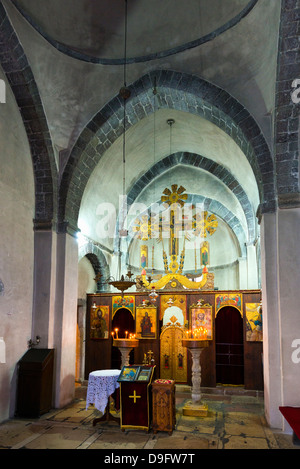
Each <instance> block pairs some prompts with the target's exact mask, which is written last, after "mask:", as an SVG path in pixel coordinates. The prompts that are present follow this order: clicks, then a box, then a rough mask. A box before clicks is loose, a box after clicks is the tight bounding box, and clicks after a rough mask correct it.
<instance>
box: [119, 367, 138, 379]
mask: <svg viewBox="0 0 300 469" xmlns="http://www.w3.org/2000/svg"><path fill="white" fill-rule="evenodd" d="M139 371H140V367H139V366H123V368H122V370H121V373H120V376H119V378H118V382H120V381H135V380H136V378H137V376H138V373H139Z"/></svg>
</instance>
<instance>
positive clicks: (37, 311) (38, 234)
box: [31, 227, 56, 348]
mask: <svg viewBox="0 0 300 469" xmlns="http://www.w3.org/2000/svg"><path fill="white" fill-rule="evenodd" d="M55 276H56V233H55V231H53V230H52V228H51V227H48V228H46V229H39V228H36V230H35V233H34V290H33V312H32V332H31V339H32V340H33V341H35V338H36V336H39V337H40V344H39V346H40V347H41V348H53V340H54V338H53V325H54V308H55V306H54V298H55Z"/></svg>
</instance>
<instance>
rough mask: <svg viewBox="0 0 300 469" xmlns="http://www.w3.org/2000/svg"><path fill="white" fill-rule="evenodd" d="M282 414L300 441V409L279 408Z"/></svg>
mask: <svg viewBox="0 0 300 469" xmlns="http://www.w3.org/2000/svg"><path fill="white" fill-rule="evenodd" d="M279 410H280V412H281V413H282V415H283V416H284V418H285V419H286V420H287V422H288V423H289V424H290V426H291V427H292V429H293V430H294V432H295V434H296V435H297V437H298V438H299V439H300V407H286V406H285V407H279Z"/></svg>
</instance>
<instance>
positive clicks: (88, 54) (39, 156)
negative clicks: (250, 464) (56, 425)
mask: <svg viewBox="0 0 300 469" xmlns="http://www.w3.org/2000/svg"><path fill="white" fill-rule="evenodd" d="M299 12H300V1H299V0H278V1H273V0H226V2H224V1H222V0H187V1H184V2H183V1H182V0H172V1H171V0H167V1H164V2H159V1H158V0H152V1H151V2H145V1H144V0H140V1H138V0H114V2H113V7H112V2H110V1H108V0H103V1H101V2H93V1H84V0H76V1H75V2H74V1H72V0H65V1H64V2H59V1H58V0H49V1H47V2H40V1H38V0H26V1H25V0H11V1H9V0H1V1H0V85H1V90H0V148H1V151H0V159H1V173H0V193H1V199H0V200H1V201H0V204H1V210H2V217H1V221H0V226H1V235H2V243H1V248H0V255H1V262H0V312H1V322H0V383H1V385H0V435H1V428H2V429H4V430H3V432H2V435H4V434H5V431H6V428H7V427H6V426H7V425H8V423H10V422H13V421H14V419H16V418H19V417H21V418H22V417H26V418H27V417H28V418H32V416H34V417H35V416H36V415H37V416H38V418H41V419H42V420H41V425H43V417H42V416H43V415H45V414H46V415H48V412H52V413H53V412H54V413H53V414H51V417H50V420H51V419H52V418H53V419H54V420H55V418H56V417H55V416H60V415H62V414H61V412H62V413H63V412H64V409H67V408H68V409H70V405H72V403H74V402H77V401H76V396H77V397H78V395H80V396H81V397H82V396H83V394H84V398H86V393H89V388H91V387H92V385H91V381H92V379H94V378H95V376H97V377H98V378H99V376H100V377H101V379H102V377H103V376H105V377H106V376H109V379H110V378H112V375H109V372H111V371H113V372H114V371H116V370H118V373H117V375H116V376H117V381H116V379H114V386H115V387H114V389H113V394H112V395H113V396H114V399H113V404H114V406H115V408H114V410H113V411H112V413H110V412H109V406H110V404H107V406H104V408H103V410H102V411H101V413H102V414H103V416H104V414H106V415H107V419H109V417H111V416H112V414H113V413H114V414H115V413H117V414H120V418H119V420H120V422H121V423H120V427H121V428H120V427H119V426H117V427H116V426H114V427H113V432H114V438H115V441H116V442H118V441H119V439H121V438H122V437H123V436H122V430H123V431H125V430H126V432H127V430H130V429H138V430H143V431H144V430H146V431H148V432H149V431H150V430H151V431H152V430H153V431H154V432H155V433H156V430H157V429H158V430H157V431H159V430H160V429H161V427H160V425H162V422H161V419H162V416H161V414H160V412H161V404H160V402H161V400H164V399H165V405H168V406H170V407H168V409H169V410H168V416H169V417H168V418H169V419H170V422H169V423H168V424H167V426H166V424H164V425H165V428H164V429H163V430H162V431H168V432H169V433H168V432H167V434H164V440H165V444H167V443H166V441H167V440H168V438H170V439H171V438H172V432H173V431H174V432H175V428H176V422H175V420H177V422H181V423H180V425H179V424H178V425H179V426H180V428H181V429H182V428H184V429H185V430H183V431H185V432H187V434H188V433H189V432H191V433H193V434H194V433H195V432H196V433H197V431H198V427H199V426H201V425H204V426H205V425H207V421H209V419H210V418H211V416H212V412H214V411H216V409H215V407H214V405H215V401H214V400H213V399H212V396H215V399H216V396H218V399H219V400H221V401H222V399H223V401H222V402H223V404H222V405H224V406H226V405H227V404H228V402H229V401H228V399H229V397H228V396H229V395H230V399H231V397H232V395H235V396H236V398H237V399H239V398H241V396H243V398H244V397H245V396H248V397H249V396H250V399H251V398H252V397H253V396H255V399H257V398H258V397H259V406H260V408H261V409H262V415H263V418H264V419H265V422H266V427H265V430H264V431H265V432H271V431H276V432H277V433H278V434H281V435H292V436H293V442H294V445H293V444H292V445H291V446H292V447H295V445H296V444H299V439H300V397H299V386H300V314H299V301H298V290H299V285H300V269H299V264H300V245H299V240H298V233H299V229H300V195H299V193H300V183H299V161H300V159H299V146H300V137H299V136H300V130H299V129H300V119H299V110H300V71H299V70H300V68H299V63H300V58H299V26H300V14H299ZM97 373H98V374H97ZM98 375H99V376H98ZM113 376H115V375H113ZM99 379H100V378H99ZM95 382H96V381H95ZM97 383H98V381H97ZM101 383H102V381H101ZM101 386H102V385H101ZM95 387H96V385H95ZM78 393H79V394H78ZM80 393H81V394H80ZM202 393H204V394H203V396H204V395H205V396H206V399H205V397H203V396H202ZM228 393H229V394H228ZM230 393H231V394H230ZM131 394H132V395H131ZM159 396H160V397H159ZM201 396H202V397H201ZM208 396H209V398H208ZM128 397H129V400H128ZM168 399H169V400H170V402H169V400H168ZM74 400H75V401H74ZM110 401H111V400H110V399H109V402H110ZM187 401H188V403H187V404H186V402H187ZM88 402H89V401H88V398H87V400H86V403H87V408H88ZM184 402H185V404H184ZM218 402H219V401H218ZM91 404H92V405H93V404H95V401H91ZM230 404H231V401H230ZM178 406H179V407H178ZM175 407H176V409H175ZM97 408H98V407H97ZM179 408H180V412H181V413H180V416H179V413H178V412H179V410H178V409H179ZM80 409H81V411H82V412H83V414H82V415H85V418H87V422H89V423H90V424H91V425H94V424H95V422H93V423H91V422H92V420H91V418H92V416H93V418H94V413H95V412H94V413H91V414H89V415H88V417H86V414H85V413H84V412H87V411H88V410H87V409H85V408H80ZM137 409H138V410H137ZM248 410H249V409H248ZM255 412H256V411H255ZM52 415H54V417H52ZM72 415H73V414H72ZM164 415H165V414H164ZM186 416H188V418H187V420H184V422H185V423H184V422H183V420H180V419H182V418H183V419H184V418H186ZM59 418H60V417H58V419H59ZM68 418H69V417H68ZM68 418H67V419H68ZM189 418H190V419H191V420H190V421H189ZM178 419H179V420H178ZM74 422H75V420H74ZM186 422H190V423H186ZM191 422H194V423H193V424H194V425H196V427H192V424H191ZM201 422H202V423H201ZM85 425H86V428H85V429H87V423H86V424H85ZM95 425H96V424H95ZM188 425H190V427H189V426H188ZM166 428H167V430H166ZM187 428H189V430H187ZM195 428H196V430H195ZM177 430H178V428H176V431H177ZM126 434H127V433H126ZM3 438H4V437H3ZM25 439H26V438H24V440H25ZM4 440H5V438H4V439H3V441H4ZM120 441H121V440H120ZM143 441H144V440H143ZM149 441H150V440H149ZM149 441H148V440H147V444H148V445H149V444H150V443H149ZM202 443H203V442H202ZM116 444H117V443H116ZM199 444H200V443H199ZM210 444H211V445H212V446H214V445H215V446H216V442H212V440H211V443H210ZM267 446H268V447H269V448H270V447H275V445H273V446H272V444H269V445H267ZM0 447H1V442H0ZM7 447H13V445H10V444H9V443H7ZM150 447H151V444H150ZM158 447H159V446H158ZM162 447H163V446H162ZM165 447H168V446H165ZM205 447H206V446H205Z"/></svg>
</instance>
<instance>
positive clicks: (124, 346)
mask: <svg viewBox="0 0 300 469" xmlns="http://www.w3.org/2000/svg"><path fill="white" fill-rule="evenodd" d="M113 346H114V347H118V349H119V350H120V352H121V356H122V363H121V368H123V366H128V365H129V354H130V352H131V350H132V349H133V348H135V347H138V346H139V340H138V339H136V338H133V339H131V338H130V339H113Z"/></svg>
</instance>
